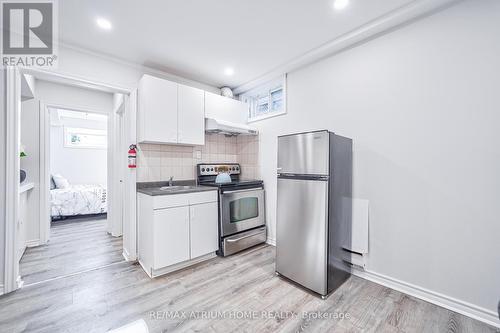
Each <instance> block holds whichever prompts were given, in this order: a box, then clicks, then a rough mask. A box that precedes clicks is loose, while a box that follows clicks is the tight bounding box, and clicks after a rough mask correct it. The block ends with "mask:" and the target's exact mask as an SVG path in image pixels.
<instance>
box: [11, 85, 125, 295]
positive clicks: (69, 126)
mask: <svg viewBox="0 0 500 333" xmlns="http://www.w3.org/2000/svg"><path fill="white" fill-rule="evenodd" d="M32 91H33V98H31V99H26V100H25V101H23V102H22V103H21V118H22V125H21V142H22V144H23V148H24V149H23V150H24V152H25V153H24V155H25V156H24V157H22V158H21V169H22V170H23V171H25V172H26V179H25V180H24V181H23V182H22V184H25V187H26V188H27V190H26V192H23V193H22V195H21V197H20V198H21V200H20V201H21V202H20V204H21V207H23V208H24V209H23V210H24V211H26V215H27V216H26V217H25V218H24V220H25V223H24V226H23V229H24V232H21V233H20V234H24V238H25V241H23V242H20V244H25V246H24V247H23V248H20V249H19V258H20V262H19V270H20V275H21V276H22V278H23V280H24V283H25V284H27V285H29V284H32V283H39V282H41V281H46V280H50V279H54V278H60V277H63V276H67V275H69V274H74V273H77V272H81V271H86V270H89V269H95V268H97V267H101V266H104V265H108V264H110V263H115V262H119V261H122V260H123V258H122V256H121V253H122V237H121V235H120V234H119V231H118V232H113V231H116V230H114V229H116V228H114V227H113V224H112V221H111V220H109V219H108V218H107V217H108V214H107V213H108V207H109V199H110V198H109V191H108V190H107V188H108V172H110V171H109V170H108V165H109V163H108V161H109V159H110V158H112V156H111V152H110V151H109V150H108V147H109V146H110V143H109V141H110V140H111V137H110V135H109V134H111V135H112V134H113V133H114V124H115V123H114V122H113V119H111V120H109V119H108V118H113V117H111V115H112V111H113V110H115V111H116V107H115V106H116V105H115V104H116V99H115V96H114V95H113V94H111V93H109V92H103V91H97V90H93V89H87V88H83V87H77V86H71V85H67V84H64V83H55V82H49V81H44V80H38V79H37V80H33V84H32ZM112 144H113V143H111V147H113V146H112ZM45 184H46V185H47V186H45ZM31 186H32V187H31ZM89 258H91V259H89Z"/></svg>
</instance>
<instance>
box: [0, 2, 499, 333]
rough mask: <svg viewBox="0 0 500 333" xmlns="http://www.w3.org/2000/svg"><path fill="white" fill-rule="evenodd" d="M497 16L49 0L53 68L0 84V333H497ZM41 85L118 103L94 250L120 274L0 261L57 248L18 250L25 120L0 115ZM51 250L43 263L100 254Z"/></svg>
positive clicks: (446, 9)
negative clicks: (47, 274)
mask: <svg viewBox="0 0 500 333" xmlns="http://www.w3.org/2000/svg"><path fill="white" fill-rule="evenodd" d="M47 1H49V2H50V0H47ZM499 13H500V8H499V5H498V2H497V1H496V2H495V1H494V0H484V1H480V2H478V1H472V0H464V1H455V0H439V1H435V2H430V1H425V0H418V1H409V0H397V1H396V0H395V1H392V0H387V1H386V0H384V1H381V2H380V3H378V4H375V3H373V4H372V3H364V2H361V1H357V0H350V1H349V0H331V1H318V2H314V3H299V2H297V3H285V1H282V0H278V1H275V2H264V1H260V0H259V1H257V2H246V3H239V4H228V3H227V2H225V1H222V2H215V1H207V2H205V3H197V4H195V3H193V2H190V1H173V2H172V3H169V4H166V3H164V4H160V3H155V2H147V5H145V6H144V7H140V6H137V5H136V4H133V3H128V2H125V3H123V4H121V5H118V4H117V3H116V2H115V1H110V2H106V3H102V2H98V1H93V0H89V1H85V2H77V1H72V0H68V1H65V2H63V3H62V2H59V3H58V16H57V17H58V19H59V22H58V24H59V36H58V38H59V39H60V40H61V43H60V44H59V45H58V48H57V49H54V50H55V52H57V67H56V68H41V69H40V68H19V69H18V68H8V69H5V70H4V71H3V72H2V80H1V82H2V87H1V88H2V89H1V90H2V91H3V94H4V96H6V97H8V98H6V99H5V103H4V105H5V108H6V110H8V112H6V113H5V115H4V116H2V118H1V119H0V120H1V121H0V125H1V126H2V128H4V129H5V131H4V132H2V136H1V138H0V139H1V142H0V143H1V146H2V149H4V150H3V151H0V153H2V155H4V156H7V158H6V160H5V161H3V162H2V164H1V165H0V167H1V169H2V170H4V171H5V172H2V173H1V175H0V184H1V185H2V186H1V188H2V190H3V189H5V190H4V191H2V193H3V194H2V195H3V196H2V201H3V202H5V205H3V207H2V208H1V214H0V216H1V217H2V219H5V223H2V228H0V234H2V235H1V236H3V234H5V237H0V238H1V239H3V240H5V241H2V242H0V245H1V246H0V247H1V248H2V251H0V254H1V255H0V258H2V260H0V266H1V270H0V286H1V289H0V291H1V294H2V295H1V296H0V304H1V306H0V308H1V310H0V330H1V331H9V332H21V331H43V330H46V331H52V332H59V331H81V332H88V331H97V332H106V331H111V332H127V331H133V332H160V331H214V332H219V331H221V332H227V331H235V332H236V331H246V332H274V331H283V332H288V331H302V330H304V331H313V332H316V331H317V332H326V331H332V330H335V331H337V330H339V331H344V330H345V331H394V330H402V331H410V332H421V331H425V332H426V331H443V330H446V329H447V328H449V327H453V328H452V329H456V330H457V331H458V330H464V331H482V332H483V331H484V332H495V331H497V330H498V328H499V327H500V321H499V320H500V319H499V317H498V311H499V309H498V306H500V303H499V300H500V298H499V295H500V294H499V292H500V289H498V283H497V281H498V278H499V277H500V275H499V274H500V272H499V271H498V267H499V266H498V265H497V264H496V262H497V261H498V260H497V259H498V258H497V253H498V250H499V248H498V242H497V239H496V238H498V237H497V235H498V232H499V231H500V230H499V229H498V224H497V223H496V217H497V213H498V209H496V208H495V207H496V201H497V200H498V198H499V195H500V193H499V192H498V186H496V185H497V184H498V181H497V180H498V176H497V172H496V170H497V169H498V167H500V164H499V161H498V158H497V157H498V154H497V153H496V152H495V150H494V147H493V145H492V142H496V141H498V140H500V138H499V136H498V135H499V134H498V133H499V132H498V129H497V125H496V124H498V121H499V119H498V113H497V112H496V110H497V109H498V106H499V105H498V103H497V100H496V99H495V96H496V95H495V89H494V87H497V86H498V85H499V84H500V82H499V78H498V75H496V73H497V72H498V70H497V69H498V63H497V62H495V61H494V59H496V58H497V57H498V56H500V49H499V48H498V45H497V44H498V43H495V42H494V41H495V40H496V33H495V31H497V30H498V22H500V19H499ZM277 14H281V15H277ZM256 17H257V18H258V20H259V22H260V23H259V24H258V25H257V26H256V24H255V19H256ZM228 27H232V28H231V29H228ZM235 27H238V28H235ZM30 80H33V82H34V85H32V86H31V88H30V89H31V90H32V94H31V97H30V96H28V95H29V94H26V93H25V92H24V90H23V91H22V92H18V91H17V90H16V87H17V86H19V87H20V88H23V89H25V88H26V84H27V83H26V82H29V81H30ZM15 82H18V83H19V85H16V84H13V83H15ZM47 82H50V83H54V84H55V83H57V84H58V85H61V86H63V85H67V86H73V87H78V88H79V89H82V90H86V91H87V90H88V91H91V90H92V91H99V92H100V93H102V94H104V93H106V94H108V95H107V97H106V98H107V101H108V102H110V103H111V102H112V107H111V109H112V111H110V113H109V119H111V120H110V124H111V125H109V127H108V130H112V131H110V132H109V133H110V134H109V135H108V138H107V140H108V141H107V147H109V151H110V153H109V155H108V157H107V158H108V160H107V161H108V165H110V166H111V167H110V169H109V170H110V171H109V172H108V184H107V190H108V192H107V194H108V200H109V209H110V211H109V213H108V219H109V220H110V221H112V223H116V225H114V226H116V228H114V229H112V230H111V232H107V233H106V234H102V235H100V237H101V236H102V237H105V238H106V239H107V241H112V242H114V243H113V244H115V245H114V247H113V251H114V252H113V258H117V257H118V258H119V260H114V261H113V262H109V263H107V264H105V265H95V266H88V267H87V268H86V269H84V270H81V271H77V272H71V273H70V274H65V275H60V276H55V277H51V278H50V279H46V280H43V281H36V282H35V283H33V282H31V281H29V280H28V279H24V278H23V276H22V274H21V273H20V271H19V267H18V266H16V265H18V264H19V262H18V263H16V262H15V260H12V259H11V255H12V252H13V251H12V249H16V247H17V246H18V245H19V244H17V243H18V242H21V243H23V244H21V245H24V247H23V251H25V261H26V260H27V258H32V257H42V256H44V255H46V253H48V252H46V251H45V250H44V249H50V248H51V246H52V247H53V246H54V244H56V243H55V239H54V240H50V241H47V242H46V243H45V244H41V245H40V244H39V245H38V247H36V246H33V244H27V243H28V242H27V239H23V238H22V237H19V235H20V234H21V233H23V232H25V231H19V230H22V229H19V224H21V225H23V223H20V222H19V221H21V222H24V220H30V219H31V220H30V221H28V223H27V224H26V225H27V228H28V229H29V228H30V227H29V226H30V225H32V224H33V223H36V222H37V220H36V218H33V217H32V215H33V214H31V215H30V214H26V212H29V211H30V209H31V208H36V209H38V210H40V207H41V205H42V201H41V199H40V200H38V199H37V197H36V196H34V195H33V193H42V192H43V191H41V190H44V191H45V189H44V186H45V185H44V184H43V182H42V181H40V182H38V181H37V180H36V178H35V180H33V179H34V178H33V176H34V175H35V174H37V172H35V171H30V172H29V173H28V181H29V184H30V186H33V187H30V189H29V190H26V188H27V187H26V186H24V187H23V184H21V186H19V182H18V179H17V178H18V173H19V169H20V168H21V167H22V166H23V165H25V164H26V161H27V159H26V158H24V160H23V159H21V161H20V162H19V159H18V158H15V159H14V158H11V157H12V156H16V157H17V156H19V147H18V146H17V145H16V144H13V142H16V137H17V135H18V134H19V133H18V132H16V130H15V129H16V128H17V126H18V125H23V124H26V123H28V122H27V120H26V119H27V113H26V114H23V112H24V111H23V110H20V112H21V114H23V117H22V118H21V117H15V116H12V114H14V115H15V113H9V112H14V111H13V110H17V109H16V107H15V103H13V101H15V100H16V98H17V96H18V95H20V98H22V100H23V101H25V100H30V101H33V103H32V104H33V105H35V106H36V105H38V107H39V109H33V110H35V111H36V110H42V107H43V102H44V101H43V100H42V99H41V98H37V97H36V95H37V93H38V91H37V89H38V88H39V87H42V88H43V87H44V86H45V87H47V86H49V84H47ZM37 84H38V86H39V87H38V88H37ZM21 90H22V89H21ZM28 90H29V89H28ZM15 93H18V95H16V94H15ZM33 95H34V96H35V97H33ZM82 96H90V94H88V95H82ZM82 100H83V99H82ZM23 103H24V102H23ZM21 109H22V108H21ZM16 112H17V111H16ZM18 118H19V119H18ZM34 121H35V120H34ZM36 121H40V123H36V124H35V123H33V124H32V125H33V126H32V127H33V128H35V130H36V131H39V132H43V131H42V129H43V123H42V120H41V119H37V120H36ZM20 122H21V123H20ZM464 133H467V135H464ZM41 134H42V133H41ZM41 134H40V136H37V137H36V138H30V145H29V146H28V147H26V149H27V153H28V158H31V159H36V158H35V157H36V156H42V152H43V149H42V148H43V147H42V143H41V142H40V145H39V146H37V145H35V144H33V142H35V143H37V142H38V141H37V138H38V137H41ZM23 143H24V142H23ZM23 148H24V147H23ZM37 149H38V150H37ZM30 161H31V160H30ZM90 163H92V160H91V161H90ZM29 170H34V169H33V168H31V169H29ZM40 170H42V169H40ZM38 175H40V178H41V177H42V171H39V172H38ZM30 177H31V178H30ZM12 179H15V182H14V181H13V180H12ZM4 184H5V186H4ZM26 184H27V183H24V185H26ZM36 191H38V192H36ZM47 191H48V189H47ZM12 197H14V198H16V197H18V198H20V200H19V202H16V200H12V199H10V200H9V198H12ZM27 207H28V208H27ZM37 207H38V208H37ZM39 216H41V215H40V214H39ZM13 221H14V222H13ZM2 222H3V220H2ZM15 223H17V225H16V224H15ZM76 225H77V224H76V223H73V226H76ZM82 225H83V224H79V226H82ZM65 227H67V228H71V224H70V223H67V224H65ZM25 228H26V227H25ZM88 232H89V233H90V234H92V232H95V230H92V229H90V230H88ZM99 232H100V231H99ZM31 234H36V233H33V232H31ZM71 237H78V233H75V234H74V235H72V236H71ZM30 241H32V240H31V239H30ZM65 241H66V244H65V245H64V246H62V245H61V246H60V245H58V246H60V248H61V251H60V252H58V253H57V256H64V255H67V253H68V252H69V251H68V249H72V250H78V251H79V252H80V256H81V257H84V258H85V257H86V256H87V252H85V251H87V249H94V250H95V249H97V246H98V245H99V244H101V240H100V238H99V240H97V238H96V241H95V244H93V243H92V242H90V243H88V244H85V245H84V246H81V247H80V245H78V248H77V249H75V247H76V245H75V244H76V242H75V238H69V237H68V238H67V239H66V240H65ZM102 242H104V241H102ZM72 244H73V245H72ZM117 244H119V246H117ZM101 245H102V244H101ZM118 247H119V248H118ZM24 248H25V249H24ZM107 249H108V248H106V250H107ZM44 251H45V252H44ZM89 253H90V252H89ZM95 253H97V252H95ZM26 254H30V255H31V257H30V256H26ZM106 255H107V254H106V253H104V250H102V251H100V252H99V256H106ZM97 259H98V258H92V257H91V256H88V261H89V262H91V261H96V262H97V261H98V260H97ZM30 260H31V259H30ZM71 261H72V260H71V258H69V259H68V263H71ZM21 263H22V259H21ZM471 263H474V264H471ZM21 268H22V267H21ZM52 268H53V267H52V266H51V265H47V266H44V267H40V270H47V271H49V270H51V269H52ZM21 272H22V269H21ZM23 283H24V285H23Z"/></svg>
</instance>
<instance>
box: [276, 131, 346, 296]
mask: <svg viewBox="0 0 500 333" xmlns="http://www.w3.org/2000/svg"><path fill="white" fill-rule="evenodd" d="M351 198H352V140H351V139H348V138H345V137H342V136H339V135H336V134H335V133H332V132H329V131H326V130H325V131H315V132H308V133H298V134H292V135H284V136H280V137H278V201H277V230H276V273H277V274H278V275H281V276H284V277H286V278H288V279H290V280H292V281H294V282H296V283H298V284H300V285H302V286H304V287H306V288H308V289H310V290H312V291H314V292H316V293H318V294H320V295H322V296H323V297H326V296H327V295H328V294H330V293H331V292H332V291H333V290H335V289H337V288H338V287H339V286H340V285H341V284H342V283H343V282H344V281H345V280H347V279H348V278H349V276H350V266H349V265H348V264H347V263H345V262H343V260H342V258H343V255H345V254H343V249H342V248H343V247H345V248H350V247H349V239H348V235H350V229H351V217H352V212H351V211H352V209H351V207H352V203H351V202H352V200H351ZM344 258H345V257H344Z"/></svg>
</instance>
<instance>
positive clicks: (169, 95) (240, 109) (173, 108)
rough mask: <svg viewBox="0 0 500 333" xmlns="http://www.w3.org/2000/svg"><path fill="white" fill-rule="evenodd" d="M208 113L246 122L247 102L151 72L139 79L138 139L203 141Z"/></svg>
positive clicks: (236, 121) (216, 117) (143, 140)
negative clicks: (152, 74)
mask: <svg viewBox="0 0 500 333" xmlns="http://www.w3.org/2000/svg"><path fill="white" fill-rule="evenodd" d="M205 117H207V118H215V119H217V120H225V121H229V122H232V123H237V124H246V122H247V117H248V105H247V104H245V103H243V102H240V101H238V100H235V99H232V98H227V97H224V96H220V95H217V94H213V93H209V92H206V91H203V90H201V89H197V88H193V87H188V86H185V85H182V84H177V83H175V82H172V81H168V80H165V79H160V78H157V77H154V76H151V75H144V76H143V77H142V78H141V80H140V81H139V87H138V108H137V137H138V142H140V143H142V142H144V143H169V144H183V145H204V144H205Z"/></svg>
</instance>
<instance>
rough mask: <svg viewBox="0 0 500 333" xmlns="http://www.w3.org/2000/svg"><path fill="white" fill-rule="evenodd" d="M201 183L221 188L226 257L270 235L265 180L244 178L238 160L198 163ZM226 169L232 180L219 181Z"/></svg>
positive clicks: (221, 229) (221, 232)
mask: <svg viewBox="0 0 500 333" xmlns="http://www.w3.org/2000/svg"><path fill="white" fill-rule="evenodd" d="M196 169H197V173H198V184H199V185H203V186H215V187H218V188H219V251H218V252H217V254H218V255H220V256H222V257H225V256H228V255H231V254H233V253H236V252H239V251H242V250H244V249H247V248H249V247H252V246H255V245H257V244H260V243H264V242H265V241H266V238H267V231H266V218H265V205H264V193H265V192H264V182H263V181H262V180H256V179H240V175H241V166H240V165H239V164H237V163H210V164H198V165H197V168H196ZM222 172H226V173H228V174H229V175H230V177H231V181H230V182H226V183H217V182H216V178H217V175H218V174H219V173H222Z"/></svg>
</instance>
